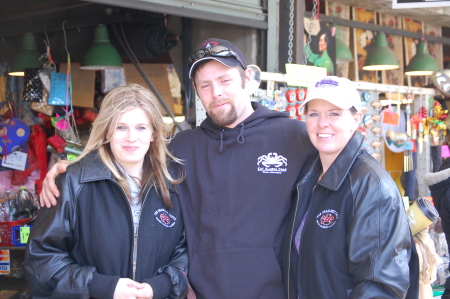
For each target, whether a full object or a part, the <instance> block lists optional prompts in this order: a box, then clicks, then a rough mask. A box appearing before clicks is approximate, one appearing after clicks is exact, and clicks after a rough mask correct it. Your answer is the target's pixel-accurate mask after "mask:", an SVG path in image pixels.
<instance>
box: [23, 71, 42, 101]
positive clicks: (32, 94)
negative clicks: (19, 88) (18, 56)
mask: <svg viewBox="0 0 450 299" xmlns="http://www.w3.org/2000/svg"><path fill="white" fill-rule="evenodd" d="M24 74H25V75H24V79H23V96H22V100H24V101H25V102H42V82H41V80H40V79H39V76H38V74H39V69H25V72H24Z"/></svg>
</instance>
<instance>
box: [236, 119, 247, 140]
mask: <svg viewBox="0 0 450 299" xmlns="http://www.w3.org/2000/svg"><path fill="white" fill-rule="evenodd" d="M244 130H245V124H244V123H242V124H241V129H240V130H239V135H238V137H237V138H236V140H237V142H238V143H239V144H243V143H244Z"/></svg>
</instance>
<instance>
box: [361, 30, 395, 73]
mask: <svg viewBox="0 0 450 299" xmlns="http://www.w3.org/2000/svg"><path fill="white" fill-rule="evenodd" d="M399 67H400V65H399V63H398V60H397V57H395V54H394V52H392V50H391V49H390V48H389V47H388V44H387V40H386V35H385V34H384V32H378V34H377V35H376V37H375V44H374V46H373V47H372V48H371V49H370V50H369V51H368V53H367V57H366V61H365V62H364V66H363V70H366V71H384V70H395V69H398V68H399Z"/></svg>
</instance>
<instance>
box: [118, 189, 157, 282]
mask: <svg viewBox="0 0 450 299" xmlns="http://www.w3.org/2000/svg"><path fill="white" fill-rule="evenodd" d="M111 181H112V182H114V183H115V184H116V185H117V186H119V187H120V189H122V192H123V195H125V198H127V194H126V193H125V190H124V189H123V187H122V186H121V185H120V184H119V183H117V182H116V181H115V180H111ZM150 189H151V187H150V188H149V189H148V191H147V193H146V194H145V197H144V199H143V201H142V206H141V211H142V209H143V207H144V203H145V201H146V199H147V195H148V193H149V192H150ZM127 203H128V211H129V212H130V216H131V218H130V219H131V221H133V213H132V211H131V206H130V202H129V201H127ZM140 222H141V217H139V222H138V227H137V231H138V233H139V223H140ZM132 226H133V228H134V225H132ZM132 234H133V248H131V249H132V250H131V256H132V258H133V255H134V248H136V250H137V236H136V237H135V236H134V230H133V233H132ZM136 268H137V251H136V261H134V259H133V280H136Z"/></svg>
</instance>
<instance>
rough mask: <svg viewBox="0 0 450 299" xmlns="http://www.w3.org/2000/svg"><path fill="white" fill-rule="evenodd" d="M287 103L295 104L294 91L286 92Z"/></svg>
mask: <svg viewBox="0 0 450 299" xmlns="http://www.w3.org/2000/svg"><path fill="white" fill-rule="evenodd" d="M286 101H288V102H289V103H294V102H295V92H294V91H293V90H290V89H289V90H287V91H286Z"/></svg>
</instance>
